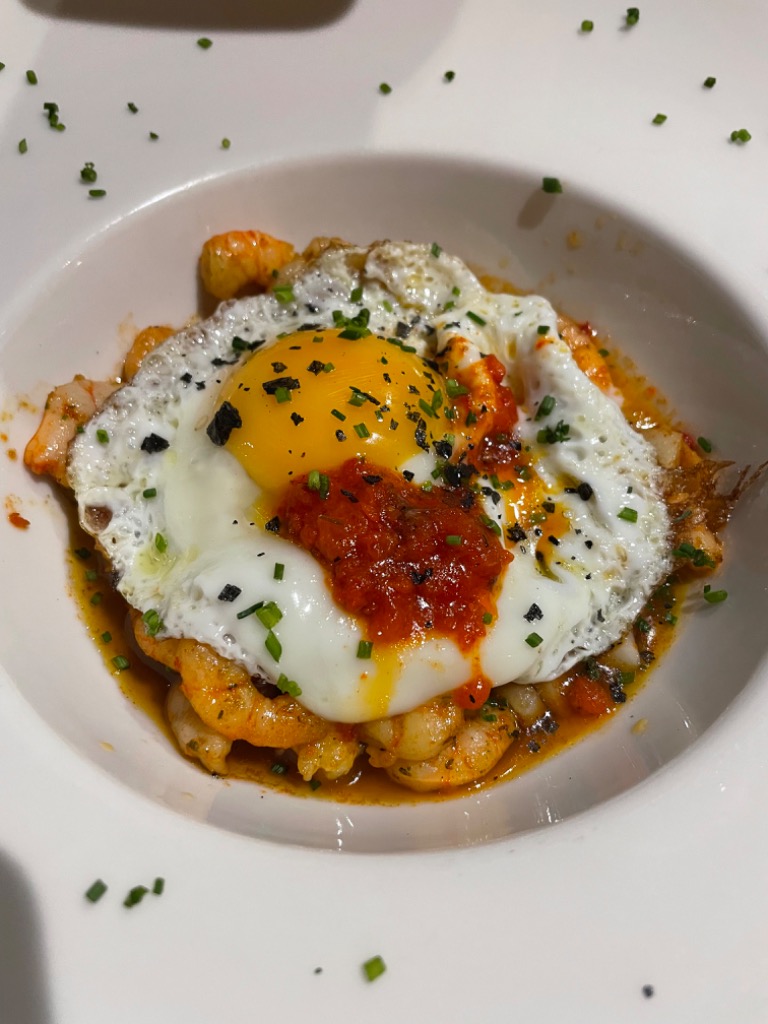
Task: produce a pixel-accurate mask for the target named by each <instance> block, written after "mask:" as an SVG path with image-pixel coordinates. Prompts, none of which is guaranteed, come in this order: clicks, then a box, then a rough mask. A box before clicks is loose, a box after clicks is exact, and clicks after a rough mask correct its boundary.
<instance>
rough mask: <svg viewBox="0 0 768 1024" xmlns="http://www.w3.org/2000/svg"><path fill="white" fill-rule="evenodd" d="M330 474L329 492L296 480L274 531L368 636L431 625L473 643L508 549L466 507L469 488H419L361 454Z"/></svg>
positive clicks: (394, 637) (401, 634)
mask: <svg viewBox="0 0 768 1024" xmlns="http://www.w3.org/2000/svg"><path fill="white" fill-rule="evenodd" d="M328 477H329V481H330V488H329V493H328V497H327V498H325V499H323V498H322V497H321V496H320V494H319V493H318V492H317V491H314V490H310V489H309V488H308V487H307V479H306V477H305V478H302V479H299V480H294V481H292V482H291V484H290V485H289V488H288V491H287V494H286V496H285V498H284V500H283V502H282V504H281V505H280V507H279V508H278V510H277V515H278V517H279V519H280V533H281V534H282V535H283V536H284V537H287V538H289V539H290V540H292V541H293V542H294V543H296V544H298V545H299V546H300V547H302V548H304V549H305V550H307V551H309V552H310V553H311V554H312V555H313V556H314V557H315V558H316V559H317V560H318V561H319V562H320V563H321V565H323V566H324V568H325V570H326V572H327V575H328V580H329V585H330V588H331V592H332V593H333V596H334V598H335V600H336V602H337V603H338V604H339V605H340V606H341V607H342V608H344V609H345V610H346V611H348V612H350V613H351V614H353V615H356V616H358V617H360V618H362V619H364V620H365V621H366V622H367V624H368V637H369V639H371V640H383V641H386V642H395V641H399V640H408V639H410V638H411V637H414V636H416V635H421V634H423V633H425V632H427V631H430V632H436V633H438V634H443V635H448V636H451V637H453V639H454V640H455V641H456V642H457V643H458V644H459V646H460V647H461V648H462V649H465V650H466V649H467V648H469V647H471V646H472V645H473V644H474V643H476V641H477V640H478V639H480V638H481V637H482V636H483V635H484V634H485V631H486V629H487V624H486V623H485V622H484V621H483V616H485V615H487V614H490V615H494V613H495V597H494V588H495V585H496V581H497V580H498V578H499V576H500V575H501V573H502V571H503V569H504V567H505V566H506V565H507V564H508V563H509V562H511V561H512V555H511V554H510V553H509V552H508V551H507V550H506V549H505V548H504V547H503V546H502V544H501V542H500V540H499V538H498V537H497V536H496V534H495V533H494V532H493V531H492V530H490V529H489V528H488V527H487V526H485V525H483V523H482V522H481V521H480V518H479V515H480V511H481V510H478V509H477V508H475V507H474V506H473V507H471V508H465V507H462V501H463V502H465V503H467V502H468V501H469V500H470V499H469V498H468V495H470V494H471V492H469V491H466V490H464V489H460V488H455V489H449V488H444V487H434V488H433V489H432V490H431V491H424V490H422V489H421V488H420V487H418V486H416V485H414V484H412V483H409V482H408V481H407V480H404V479H403V478H402V477H401V476H400V475H399V474H397V473H394V472H392V471H391V470H389V469H385V468H381V467H377V466H373V465H371V464H370V463H366V462H364V461H362V460H357V459H350V460H349V461H348V462H345V463H344V464H343V465H342V466H340V467H338V468H337V469H335V470H333V471H332V472H331V473H329V474H328ZM473 497H474V496H473ZM448 538H452V539H454V543H450V542H449V540H448ZM455 538H461V543H455Z"/></svg>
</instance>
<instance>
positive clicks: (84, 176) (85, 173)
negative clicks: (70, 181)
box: [80, 161, 98, 181]
mask: <svg viewBox="0 0 768 1024" xmlns="http://www.w3.org/2000/svg"><path fill="white" fill-rule="evenodd" d="M80 178H81V180H82V181H96V179H97V178H98V174H97V173H96V168H95V167H94V166H93V164H92V163H91V162H90V161H89V162H87V163H86V164H85V166H84V167H83V168H82V169H81V171H80Z"/></svg>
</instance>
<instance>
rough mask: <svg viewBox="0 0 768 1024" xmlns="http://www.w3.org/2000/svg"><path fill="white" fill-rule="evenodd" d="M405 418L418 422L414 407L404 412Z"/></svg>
mask: <svg viewBox="0 0 768 1024" xmlns="http://www.w3.org/2000/svg"><path fill="white" fill-rule="evenodd" d="M405 418H406V419H407V420H410V421H411V423H418V422H419V414H418V412H416V410H415V409H412V410H411V411H410V412H407V413H406V414H405Z"/></svg>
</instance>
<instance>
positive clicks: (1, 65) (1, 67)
mask: <svg viewBox="0 0 768 1024" xmlns="http://www.w3.org/2000/svg"><path fill="white" fill-rule="evenodd" d="M4 67H5V64H3V62H2V61H1V60H0V71H2V70H3V68H4Z"/></svg>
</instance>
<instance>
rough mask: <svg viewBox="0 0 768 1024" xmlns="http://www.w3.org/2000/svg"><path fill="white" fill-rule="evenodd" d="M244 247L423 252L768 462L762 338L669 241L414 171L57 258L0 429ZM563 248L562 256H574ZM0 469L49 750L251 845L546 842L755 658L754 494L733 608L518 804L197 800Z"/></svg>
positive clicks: (257, 176) (708, 622)
mask: <svg viewBox="0 0 768 1024" xmlns="http://www.w3.org/2000/svg"><path fill="white" fill-rule="evenodd" d="M248 227H257V228H261V229H264V230H266V231H269V232H271V233H272V234H275V235H277V236H280V237H284V238H287V239H290V240H291V241H293V242H295V243H296V244H297V245H298V246H301V245H302V244H304V243H305V242H306V241H308V240H309V239H310V238H311V237H312V236H313V235H317V234H330V235H334V234H335V235H341V236H343V237H346V238H348V239H350V240H352V241H356V242H360V243H366V242H369V241H372V240H374V239H380V238H385V237H390V238H408V239H412V240H414V241H426V242H431V241H438V242H439V243H440V245H442V246H443V247H444V248H445V249H447V250H450V251H453V252H455V253H457V254H458V255H460V256H461V257H463V258H464V259H465V260H466V261H468V262H470V263H472V264H473V265H476V266H479V267H481V268H483V269H485V270H487V271H489V272H491V273H497V274H499V275H501V276H504V277H506V278H507V279H509V280H511V281H513V282H514V283H515V284H517V285H518V286H520V287H522V288H525V289H531V290H536V291H541V292H542V293H543V294H546V295H547V296H548V297H549V298H550V299H551V300H552V301H553V302H554V304H555V305H556V306H558V307H559V308H561V309H563V310H565V311H567V312H569V313H570V314H572V315H573V316H574V317H576V318H577V319H589V320H590V321H591V322H592V323H593V324H594V325H595V326H597V327H598V328H599V330H600V332H601V333H603V334H609V335H610V336H611V338H612V339H614V340H615V343H616V345H617V347H619V348H620V349H621V350H622V351H624V352H625V353H627V354H628V355H629V356H631V357H632V358H633V359H634V360H635V362H636V363H637V364H638V366H639V367H640V369H641V370H643V371H645V372H646V373H647V375H648V377H649V379H650V380H651V381H652V382H653V383H654V384H656V385H658V386H659V388H660V389H661V390H662V392H663V393H664V394H666V395H667V396H668V397H669V399H670V401H671V404H672V407H673V408H674V409H675V410H677V412H678V413H679V416H680V419H681V420H682V421H683V422H684V423H686V424H690V425H691V427H692V429H693V430H694V433H696V434H705V435H706V436H707V437H711V438H713V439H715V440H716V442H717V454H718V456H719V457H723V458H731V459H733V460H735V461H736V462H738V463H739V464H744V463H752V464H756V463H758V462H760V461H762V460H763V459H764V458H765V457H766V451H767V450H768V441H766V439H768V406H767V405H766V403H765V400H764V395H765V394H768V354H767V352H766V334H765V329H764V327H762V326H761V325H760V324H758V323H757V322H756V319H755V318H753V316H752V314H751V313H750V308H749V299H748V296H744V295H740V294H739V289H738V285H736V286H734V285H733V284H732V283H731V282H729V281H728V280H726V279H725V278H724V277H723V272H722V271H721V270H716V269H713V268H712V267H710V266H708V265H707V263H706V262H705V261H703V260H702V259H701V258H698V257H697V254H696V253H694V252H691V251H689V250H688V249H687V248H686V245H685V240H684V239H675V240H673V239H670V238H668V237H667V236H666V234H665V232H664V230H663V226H660V225H656V224H648V223H646V224H641V223H638V222H637V221H635V220H634V219H633V218H632V217H631V215H630V214H629V213H627V212H626V211H622V210H617V209H610V208H606V207H605V206H604V205H603V204H602V203H601V202H600V199H599V197H596V196H594V195H592V194H590V192H589V191H588V190H586V189H577V188H575V187H572V186H569V187H567V189H566V191H565V192H564V193H563V194H561V195H547V194H545V193H544V192H543V191H542V189H541V180H540V179H533V178H531V177H530V176H527V175H523V174H518V173H516V172H515V171H514V170H512V169H509V168H508V167H496V166H491V165H487V164H482V163H473V162H467V161H460V160H456V159H455V158H444V159H441V158H438V157H425V156H408V155H404V156H383V155H380V156H375V155H368V156H355V157H347V158H332V159H323V160H312V161H303V162H300V163H291V164H281V165H274V166H267V167H262V168H260V169H258V170H254V171H252V172H251V171H249V172H244V173H239V174H236V175H229V176H225V177H219V178H214V179H212V180H208V181H205V182H203V183H201V184H199V185H196V186H195V187H193V188H190V189H185V190H183V191H180V192H177V193H175V194H173V195H171V196H170V197H167V198H163V199H161V200H158V201H156V202H154V203H152V204H150V205H149V206H147V207H146V208H144V209H142V210H140V211H138V212H136V213H135V214H132V215H131V216H129V217H126V218H125V219H123V220H122V221H120V222H118V223H117V224H116V225H114V226H112V227H110V228H109V229H108V230H107V231H106V232H104V233H103V234H101V235H99V236H97V237H95V238H94V239H92V240H91V241H90V242H89V243H88V244H87V245H86V247H85V248H84V250H83V251H82V252H77V253H69V254H67V255H68V259H67V261H66V262H64V261H60V262H59V264H58V266H57V268H55V272H54V273H53V274H52V275H50V279H46V280H45V281H40V282H39V284H38V286H36V287H34V288H33V292H32V294H31V295H30V296H29V297H28V298H27V299H26V300H24V301H23V302H21V304H20V308H18V309H17V310H16V312H15V314H14V315H13V316H12V317H11V319H10V321H9V322H8V323H7V326H6V330H5V332H4V336H3V338H2V348H1V349H0V401H1V402H2V407H3V408H6V409H7V408H11V407H15V406H16V405H17V404H18V399H19V397H20V396H23V395H27V396H30V397H31V398H32V399H33V400H35V401H36V402H37V403H38V405H39V404H41V403H42V401H43V400H44V398H45V394H46V393H47V391H48V389H49V388H50V387H51V386H52V385H54V384H58V383H61V382H63V381H65V380H68V379H70V377H71V376H72V375H73V374H74V373H76V372H80V373H84V374H86V375H87V376H93V377H99V376H100V375H106V374H110V373H114V372H115V368H116V367H117V366H118V365H119V362H120V357H121V355H122V354H123V352H124V349H125V344H126V343H125V340H124V338H123V337H121V332H120V326H121V324H122V325H124V324H125V323H126V322H129V321H131V320H132V322H133V323H135V324H136V325H139V326H142V325H145V324H148V323H154V322H176V323H180V322H183V321H184V320H185V319H186V318H187V317H188V316H189V315H190V314H191V313H193V312H195V310H196V309H197V306H198V294H197V278H196V259H197V254H198V252H199V248H200V245H201V243H202V241H203V240H204V239H205V238H207V237H208V236H209V235H211V234H214V233H216V232H219V231H224V230H228V229H231V228H248ZM574 231H576V232H578V233H579V236H580V241H581V244H580V246H579V247H578V248H573V247H569V245H568V244H567V237H568V236H569V234H570V233H571V232H574ZM123 333H125V332H123ZM37 419H38V416H37V415H36V414H35V413H33V412H30V411H27V410H25V409H24V408H22V409H21V410H20V411H19V412H17V413H16V415H15V416H14V417H13V419H12V421H11V422H10V423H9V424H7V425H6V429H7V432H8V433H9V434H10V438H11V440H10V443H12V444H15V446H16V447H17V448H18V449H19V450H21V449H23V446H24V443H25V441H26V438H27V437H28V436H29V435H30V434H31V433H32V431H33V430H34V428H35V425H36V422H37ZM6 470H7V479H8V490H9V491H11V492H12V493H13V494H14V495H16V496H17V498H18V499H19V504H20V506H21V507H22V510H23V511H24V513H25V514H26V515H27V517H28V518H29V519H30V520H31V521H32V525H31V527H30V529H29V530H27V531H25V532H23V533H22V532H19V531H16V530H11V529H6V530H3V531H2V532H1V533H0V566H1V567H2V573H3V580H4V581H5V586H4V590H3V598H2V611H3V614H2V616H1V617H0V664H1V665H2V668H3V669H4V670H5V672H6V673H7V675H8V677H9V678H10V680H11V681H12V682H13V684H14V685H15V686H16V687H17V688H18V690H19V691H20V693H21V694H22V695H23V696H24V698H25V699H26V700H27V701H28V702H29V704H31V705H32V707H33V708H34V709H35V710H36V711H37V713H38V714H39V715H40V716H42V718H43V719H45V721H46V722H47V723H48V724H49V725H50V727H51V729H52V730H53V731H54V733H56V734H58V736H59V737H60V738H61V739H62V740H64V741H65V742H67V743H68V744H70V745H71V746H72V747H74V748H76V749H77V750H78V751H79V752H80V753H81V754H82V755H83V757H85V758H87V759H89V760H90V761H91V762H92V763H93V764H94V766H98V768H99V769H101V770H104V771H106V772H108V773H110V774H111V775H112V776H113V777H114V778H115V780H116V781H118V782H120V783H123V784H125V785H127V786H129V787H131V788H132V789H134V790H135V791H137V792H139V793H141V794H144V795H145V796H147V797H149V798H151V799H153V800H155V801H157V802H159V803H161V804H163V805H165V806H166V807H168V808H171V809H173V810H175V811H178V812H181V813H183V814H185V815H188V816H191V817H194V818H196V819H199V820H204V821H207V822H209V823H210V824H212V825H216V826H218V827H220V828H224V829H227V830H230V831H233V832H237V833H242V834H245V835H250V836H258V837H261V838H265V839H271V840H274V841H277V842H284V843H296V844H301V845H305V846H312V847H326V848H337V847H341V846H342V845H343V847H344V848H345V849H351V850H357V851H377V852H388V851H403V850H411V849H419V850H424V849H434V848H442V847H449V846H455V845H465V844H471V843H477V842H481V841H486V840H493V839H499V838H502V837H507V836H510V835H514V834H516V833H520V832H523V831H527V830H531V829H535V828H540V827H543V826H546V825H549V824H551V823H553V822H557V821H560V820H562V819H564V818H567V817H569V816H571V815H574V814H577V813H580V812H584V811H587V810H589V809H590V808H593V807H596V806H597V805H599V804H602V803H603V802H604V801H606V800H609V799H610V798H611V797H614V796H616V795H617V794H619V793H621V792H623V791H625V790H627V789H628V788H629V787H632V786H635V785H637V784H638V783H641V782H643V781H644V780H646V779H647V778H648V777H649V776H651V775H652V774H653V773H654V772H656V771H657V770H658V769H660V768H661V767H662V766H664V765H667V764H668V763H669V762H671V761H672V760H673V759H675V758H676V757H678V756H679V755H680V754H682V753H683V752H684V751H686V750H687V749H688V748H689V747H690V746H691V745H692V744H693V743H695V741H696V740H697V738H698V737H699V736H701V734H702V733H703V732H705V731H706V730H708V729H710V728H717V722H718V719H720V718H721V716H722V715H724V714H725V713H726V711H727V710H728V709H729V707H730V706H731V704H732V703H733V702H734V701H735V700H736V698H738V696H739V694H740V693H742V691H744V690H745V688H746V687H748V686H750V685H751V682H752V680H753V678H754V677H755V675H756V674H757V671H758V668H759V665H760V663H761V661H762V660H763V658H764V657H765V654H766V649H767V648H768V637H766V634H765V630H764V625H763V624H764V622H765V618H766V615H765V613H766V592H765V587H764V578H765V571H766V562H767V561H768V542H766V539H765V535H764V530H763V524H764V523H765V521H766V495H765V488H763V487H756V488H753V489H752V491H751V492H750V493H748V494H747V496H746V497H745V498H744V500H743V501H742V502H741V503H740V505H739V507H738V509H737V512H736V514H735V516H734V518H733V521H732V523H731V524H730V526H729V527H728V532H727V557H726V561H725V566H724V569H723V571H722V573H721V578H718V581H717V586H718V587H720V586H724V587H725V588H726V589H728V591H729V592H730V594H731V597H730V598H729V600H728V601H727V602H726V603H724V604H721V605H717V606H711V607H710V606H706V605H704V604H703V602H702V603H701V607H696V608H695V610H692V611H691V614H690V615H688V616H686V621H685V625H684V626H683V627H682V628H681V634H680V636H679V639H678V641H677V643H676V644H675V645H674V647H673V648H672V650H671V651H670V653H669V654H668V655H667V656H666V657H665V659H664V661H663V663H662V664H661V665H660V666H659V668H658V669H657V670H656V671H655V672H654V673H653V674H652V676H651V678H650V680H649V681H648V683H647V685H646V686H645V687H644V688H643V689H642V690H641V692H640V693H639V694H638V695H637V696H636V697H635V698H634V699H633V700H632V701H631V702H630V703H629V704H628V705H627V706H626V707H625V708H624V709H623V710H622V712H621V713H620V714H618V715H616V716H615V718H614V719H613V720H612V721H611V722H610V723H608V724H607V725H606V726H605V727H604V728H602V729H601V730H600V731H599V732H598V733H596V734H594V735H592V736H591V737H589V738H588V739H587V740H586V741H584V742H582V743H580V744H578V745H576V746H575V747H573V748H571V749H568V750H566V751H565V752H564V753H562V754H560V755H559V756H557V757H555V758H552V759H550V760H548V761H545V762H543V763H542V764H541V765H540V766H539V767H538V768H536V769H535V770H533V771H530V772H529V773H527V774H525V775H523V776H522V777H520V778H519V779H517V780H515V781H513V782H511V783H508V784H506V785H501V786H497V787H496V788H492V789H489V790H487V791H483V792H481V793H480V794H475V795H472V796H466V797H463V798H460V799H453V800H448V801H442V802H432V803H423V804H419V805H403V806H400V807H365V806H351V805H348V804H344V805H339V804H334V803H332V802H330V801H327V800H313V799H298V798H292V797H289V796H286V795H282V794H279V793H276V792H271V791H263V790H261V789H260V788H259V787H258V786H255V785H253V784H247V783H241V782H229V781H226V780H217V779H213V778H209V777H207V776H206V775H204V774H203V773H202V772H200V771H199V770H197V769H196V768H194V767H193V766H192V765H190V764H188V763H187V762H186V761H185V760H184V759H183V758H182V757H181V755H180V754H178V753H177V751H176V750H175V749H172V748H171V746H170V745H169V743H168V742H167V740H166V739H165V737H164V736H162V735H161V734H160V732H159V730H158V729H157V728H156V726H155V725H154V724H153V723H152V721H151V720H150V719H149V718H147V717H146V716H144V715H143V714H142V713H141V712H139V711H138V710H137V709H135V708H134V707H133V706H132V705H131V704H130V703H129V702H128V701H127V700H126V699H125V698H124V697H123V696H122V694H121V692H120V690H119V687H118V685H117V683H116V681H115V680H114V679H113V678H111V677H110V675H109V673H108V672H107V670H106V669H105V667H104V664H103V662H102V660H101V657H100V655H99V654H98V652H97V651H96V650H95V649H94V647H93V646H92V644H91V643H90V641H89V640H88V638H87V636H86V634H85V630H84V627H83V624H82V623H81V621H80V620H79V618H78V615H77V611H76V608H75V605H74V602H73V601H72V600H71V599H70V597H69V596H68V593H67V574H66V567H65V560H64V550H65V547H66V545H67V543H68V536H67V522H66V518H65V516H64V513H63V511H62V509H61V506H60V501H59V496H58V495H55V494H54V492H53V489H52V488H51V487H50V486H49V485H48V484H47V483H46V482H43V481H39V480H36V479H32V478H31V477H30V476H29V475H28V474H26V473H25V471H24V469H23V467H22V466H21V465H20V463H19V462H16V463H8V465H7V466H6ZM735 713H738V711H737V710H736V711H735ZM640 718H645V719H647V721H648V726H647V729H646V730H645V731H644V732H643V733H642V734H640V735H637V734H634V733H632V732H631V726H632V725H633V724H634V722H636V721H637V720H638V719H640ZM104 742H106V743H108V744H109V745H111V748H112V749H111V750H107V749H105V747H104V746H103V745H102V744H103V743H104ZM651 784H652V783H651Z"/></svg>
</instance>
